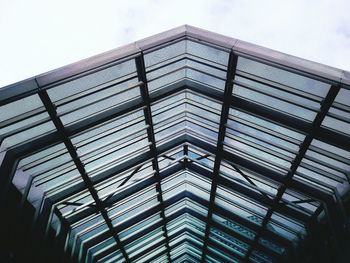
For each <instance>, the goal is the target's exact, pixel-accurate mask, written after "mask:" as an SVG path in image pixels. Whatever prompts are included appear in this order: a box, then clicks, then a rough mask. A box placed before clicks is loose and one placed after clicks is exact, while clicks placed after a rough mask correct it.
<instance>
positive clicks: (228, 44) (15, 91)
mask: <svg viewBox="0 0 350 263" xmlns="http://www.w3.org/2000/svg"><path fill="white" fill-rule="evenodd" d="M181 37H190V38H194V39H196V40H198V41H203V42H205V43H209V44H213V45H216V46H220V47H223V48H226V49H230V50H233V51H234V52H236V53H237V54H239V55H242V56H246V57H250V58H253V59H257V60H264V61H267V62H270V63H272V64H278V65H282V66H283V67H285V68H287V69H292V70H294V71H298V72H301V73H302V72H304V73H306V74H311V75H314V76H317V77H319V78H321V79H324V80H329V81H333V82H337V83H342V84H344V85H347V86H349V88H350V72H348V71H345V70H341V69H338V68H335V67H331V66H327V65H324V64H321V63H317V62H314V61H310V60H306V59H303V58H299V57H296V56H292V55H288V54H286V53H282V52H279V51H276V50H272V49H269V48H265V47H262V46H258V45H255V44H252V43H249V42H246V41H242V40H238V39H235V38H232V37H228V36H225V35H221V34H218V33H215V32H212V31H208V30H205V29H201V28H198V27H194V26H190V25H182V26H179V27H176V28H173V29H170V30H167V31H164V32H161V33H159V34H156V35H153V36H150V37H147V38H144V39H141V40H138V41H136V42H134V43H131V44H127V45H124V46H121V47H118V48H115V49H112V50H110V51H107V52H104V53H102V54H98V55H95V56H92V57H90V58H86V59H83V60H80V61H78V62H74V63H72V64H69V65H66V66H63V67H60V68H57V69H54V70H52V71H49V72H46V73H42V74H39V75H37V76H35V77H32V78H29V79H26V80H22V81H19V82H16V83H14V84H10V85H7V86H4V87H2V88H0V98H1V102H0V105H2V104H4V103H3V101H4V100H5V101H7V100H8V99H10V98H11V97H16V96H19V95H20V94H21V93H25V94H28V93H30V92H31V91H34V90H37V89H38V88H39V87H45V86H47V85H50V84H52V83H55V82H57V81H60V80H62V79H66V78H69V77H72V76H74V75H78V74H81V73H84V72H88V71H90V70H93V69H95V68H98V67H101V66H104V65H108V64H109V63H112V62H115V61H118V60H121V59H125V58H131V57H134V56H137V55H138V54H140V53H141V52H143V51H146V50H147V49H150V48H154V47H155V46H158V45H162V44H165V43H167V42H170V41H172V40H176V39H179V38H181ZM35 82H37V83H35ZM36 84H37V85H36ZM38 86H39V87H38ZM23 87H24V88H23Z"/></svg>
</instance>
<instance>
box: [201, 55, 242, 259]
mask: <svg viewBox="0 0 350 263" xmlns="http://www.w3.org/2000/svg"><path fill="white" fill-rule="evenodd" d="M237 61H238V57H237V55H235V54H234V53H233V51H231V52H230V56H229V60H228V65H227V75H226V83H225V91H224V100H223V103H222V108H221V116H220V127H219V133H218V141H217V145H216V152H215V162H214V168H213V175H212V181H211V189H210V201H209V203H210V204H209V207H208V216H207V224H206V228H205V235H204V242H203V249H202V258H201V262H204V261H205V254H206V253H207V250H208V241H209V233H210V228H211V221H212V215H213V210H214V206H215V195H216V188H217V180H218V177H219V171H220V165H221V159H222V153H223V149H224V139H225V132H226V123H227V119H228V113H229V109H230V101H231V97H232V89H233V79H234V76H235V72H236V66H237Z"/></svg>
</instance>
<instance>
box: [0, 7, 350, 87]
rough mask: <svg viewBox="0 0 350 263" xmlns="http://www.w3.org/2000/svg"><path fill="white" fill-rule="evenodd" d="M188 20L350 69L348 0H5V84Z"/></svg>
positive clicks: (1, 29)
mask: <svg viewBox="0 0 350 263" xmlns="http://www.w3.org/2000/svg"><path fill="white" fill-rule="evenodd" d="M183 24H190V25H193V26H197V27H201V28H204V29H208V30H211V31H215V32H218V33H221V34H224V35H228V36H231V37H234V38H238V39H241V40H245V41H249V42H252V43H255V44H258V45H262V46H265V47H269V48H272V49H276V50H279V51H282V52H285V53H289V54H292V55H296V56H300V57H303V58H307V59H310V60H314V61H317V62H320V63H324V64H328V65H331V66H334V67H338V68H341V69H346V70H349V71H350V1H349V0H304V1H301V0H283V1H282V0H275V1H268V0H217V1H214V0H213V1H211V0H172V1H168V0H124V1H118V0H114V1H112V0H99V1H98V0H93V1H90V0H81V1H80V0H67V1H66V0H59V1H53V0H50V1H49V0H46V1H45V0H30V1H29V0H0V72H1V75H0V76H1V77H0V87H2V86H4V85H7V84H11V83H14V82H17V81H19V80H22V79H25V78H28V77H32V76H34V75H38V74H40V73H43V72H46V71H49V70H52V69H55V68H57V67H60V66H64V65H66V64H69V63H72V62H75V61H78V60H81V59H84V58H87V57H89V56H92V55H96V54H99V53H101V52H104V51H107V50H110V49H112V48H115V47H118V46H121V45H123V44H127V43H129V42H133V41H135V40H138V39H141V38H144V37H147V36H150V35H153V34H156V33H159V32H161V31H164V30H167V29H170V28H173V27H176V26H179V25H183Z"/></svg>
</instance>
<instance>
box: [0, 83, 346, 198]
mask: <svg viewBox="0 0 350 263" xmlns="http://www.w3.org/2000/svg"><path fill="white" fill-rule="evenodd" d="M186 89H188V90H191V91H194V92H197V93H198V94H201V95H205V96H208V97H210V98H213V99H216V100H222V98H223V95H222V94H221V93H220V92H218V91H215V90H213V89H210V88H208V87H205V86H200V85H196V84H195V83H193V82H191V81H185V82H181V84H180V85H179V86H177V85H176V84H174V85H170V86H168V87H165V88H164V89H162V90H161V91H157V92H155V93H154V95H153V96H152V98H150V102H155V101H157V100H159V99H162V98H164V97H165V96H170V95H172V94H175V93H177V92H180V91H184V90H186ZM231 105H232V107H233V108H236V109H238V110H242V111H244V112H247V113H249V114H253V115H255V116H258V117H263V118H265V119H268V120H270V121H272V122H275V123H278V124H279V125H282V126H285V127H288V128H290V129H293V130H295V131H298V132H301V133H304V134H307V133H308V132H309V131H310V129H311V125H310V124H309V123H308V122H306V121H303V120H301V119H298V118H295V117H292V116H290V115H287V114H284V113H281V112H277V111H275V110H272V109H269V108H267V107H264V106H262V105H259V104H257V103H254V102H251V101H247V100H245V99H242V98H239V97H236V96H232V100H231ZM144 106H145V104H144V102H143V100H142V99H141V98H136V99H134V100H132V101H130V102H128V103H125V104H122V105H120V106H118V107H115V108H112V109H110V110H107V111H104V112H102V113H99V114H97V115H95V116H92V117H89V118H86V119H84V120H82V121H80V122H78V123H75V124H72V125H70V126H67V127H66V134H67V135H68V136H72V135H75V134H77V133H80V132H82V131H84V130H86V129H89V128H92V127H94V126H96V125H98V124H101V123H103V122H106V121H108V120H111V119H113V118H116V117H118V116H121V115H123V114H126V113H128V112H130V111H132V110H136V109H141V108H142V107H144ZM314 138H315V139H318V140H321V141H323V142H327V143H330V144H332V145H335V146H337V147H339V148H342V149H345V150H348V149H349V148H350V138H349V136H346V135H344V134H340V133H337V132H335V131H333V130H330V129H328V128H324V127H320V128H319V129H318V130H317V132H316V133H315V134H314ZM59 142H60V137H59V136H58V133H57V132H53V133H50V134H47V135H44V136H42V137H39V138H37V139H34V140H32V141H30V142H28V143H24V144H21V145H20V146H18V147H14V148H12V149H9V150H8V151H7V152H6V154H5V157H4V160H3V162H2V164H1V167H0V188H1V192H2V194H1V197H2V198H3V197H4V196H6V193H7V189H8V186H9V185H10V183H11V182H12V178H13V174H14V170H13V169H14V167H15V166H16V162H17V161H18V159H20V158H23V157H25V156H28V155H30V154H32V153H34V152H36V151H39V150H41V149H44V148H46V147H49V146H52V145H55V144H57V143H59Z"/></svg>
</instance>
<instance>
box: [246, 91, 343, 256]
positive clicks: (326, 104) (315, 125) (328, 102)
mask: <svg viewBox="0 0 350 263" xmlns="http://www.w3.org/2000/svg"><path fill="white" fill-rule="evenodd" d="M339 90H340V86H334V85H332V86H331V87H330V89H329V91H328V93H327V96H326V98H325V99H324V101H323V102H322V103H321V109H320V111H319V112H318V113H317V115H316V117H315V119H314V121H313V122H312V127H311V129H310V132H309V133H308V134H307V135H306V136H305V138H304V141H303V142H302V143H301V145H300V148H299V152H298V154H297V155H296V156H295V158H294V160H293V161H292V163H291V167H290V169H289V171H288V173H287V175H286V177H285V179H284V183H283V185H281V187H280V188H279V189H278V192H277V195H276V197H275V199H274V204H273V205H272V206H271V207H269V209H268V211H267V213H266V215H265V217H264V219H263V221H262V227H263V233H261V235H256V236H255V239H254V243H255V244H257V243H258V242H259V238H260V237H261V236H263V234H264V232H265V229H266V226H267V224H268V222H269V220H270V219H271V216H272V214H273V212H274V210H275V209H276V207H277V206H278V204H279V202H280V201H281V199H282V196H283V194H284V192H285V191H286V189H287V188H288V187H289V185H290V184H291V182H292V180H293V176H294V174H295V173H296V171H297V169H298V167H299V165H300V163H301V162H302V160H303V158H304V156H305V153H306V151H307V150H308V148H309V146H310V144H311V142H312V140H313V138H314V135H315V134H316V133H317V131H318V129H319V128H320V126H321V124H322V122H323V120H324V118H325V116H326V114H327V112H328V110H329V109H330V107H331V106H332V103H333V101H334V99H335V98H336V96H337V94H338V92H339ZM335 234H336V235H335V236H338V234H337V233H335ZM255 244H254V245H252V246H251V247H250V248H249V250H248V252H247V253H246V255H245V260H246V261H248V260H249V257H250V256H251V254H252V252H253V250H254V249H255Z"/></svg>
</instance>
